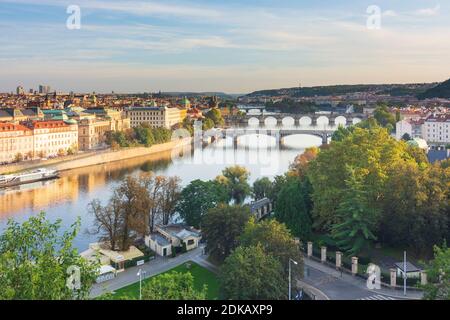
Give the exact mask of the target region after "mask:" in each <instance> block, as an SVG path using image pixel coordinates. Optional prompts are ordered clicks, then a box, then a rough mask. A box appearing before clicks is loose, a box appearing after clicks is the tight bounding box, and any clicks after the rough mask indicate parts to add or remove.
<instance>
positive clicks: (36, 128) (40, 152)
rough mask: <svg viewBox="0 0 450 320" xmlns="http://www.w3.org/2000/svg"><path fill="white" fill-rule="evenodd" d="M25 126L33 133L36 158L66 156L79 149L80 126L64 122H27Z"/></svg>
mask: <svg viewBox="0 0 450 320" xmlns="http://www.w3.org/2000/svg"><path fill="white" fill-rule="evenodd" d="M24 125H25V126H27V127H28V128H30V129H31V130H32V131H33V137H34V150H33V154H34V157H39V158H45V157H54V156H58V155H64V154H66V153H67V152H68V151H69V150H77V149H78V125H77V124H76V123H66V122H64V121H27V122H24Z"/></svg>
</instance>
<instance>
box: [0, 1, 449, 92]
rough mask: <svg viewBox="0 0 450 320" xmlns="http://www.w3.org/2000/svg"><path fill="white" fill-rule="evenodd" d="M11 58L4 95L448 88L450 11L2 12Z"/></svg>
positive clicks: (277, 5) (349, 6) (243, 4)
mask: <svg viewBox="0 0 450 320" xmlns="http://www.w3.org/2000/svg"><path fill="white" fill-rule="evenodd" d="M71 5H76V6H78V8H79V9H80V13H81V15H80V28H79V29H73V28H72V29H70V28H68V27H67V21H68V20H69V22H73V21H75V20H73V19H71V14H72V13H73V11H70V12H69V13H67V9H68V7H69V6H71ZM370 6H376V9H377V8H378V9H379V11H378V12H377V11H376V10H375V11H372V10H373V8H371V7H370ZM378 13H379V14H378ZM378 22H379V23H378ZM374 23H375V24H374ZM374 26H375V27H374ZM0 48H1V49H0V92H10V91H15V88H16V87H17V86H18V85H22V86H23V87H24V88H25V89H26V90H28V89H29V88H33V89H36V88H37V86H38V85H39V84H46V85H50V86H51V88H52V90H58V91H66V92H67V91H75V92H93V91H95V92H111V91H115V92H123V93H126V92H133V93H134V92H156V91H160V90H161V91H197V92H200V91H203V92H205V91H221V92H228V93H247V92H252V91H254V90H260V89H271V88H282V87H296V86H298V85H300V84H301V85H302V86H314V85H332V84H360V83H418V82H438V81H444V80H446V79H448V78H450V1H449V0H437V1H434V0H370V1H366V0H348V1H346V0H245V1H243V0H240V1H238V0H222V1H218V0H186V1H184V0H156V1H145V0H131V1H126V0H70V1H65V0H0Z"/></svg>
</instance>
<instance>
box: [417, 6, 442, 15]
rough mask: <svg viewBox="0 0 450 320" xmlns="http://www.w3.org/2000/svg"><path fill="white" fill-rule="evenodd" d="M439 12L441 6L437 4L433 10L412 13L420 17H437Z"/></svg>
mask: <svg viewBox="0 0 450 320" xmlns="http://www.w3.org/2000/svg"><path fill="white" fill-rule="evenodd" d="M440 11H441V5H440V4H438V5H436V6H435V7H434V8H424V9H419V10H416V11H414V15H416V16H422V17H432V16H437V15H438V14H439V13H440Z"/></svg>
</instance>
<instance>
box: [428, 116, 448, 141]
mask: <svg viewBox="0 0 450 320" xmlns="http://www.w3.org/2000/svg"><path fill="white" fill-rule="evenodd" d="M422 132H423V138H424V139H425V140H426V141H427V142H431V143H442V144H447V143H450V114H432V115H430V116H428V117H427V118H426V119H425V121H424V124H423V128H422Z"/></svg>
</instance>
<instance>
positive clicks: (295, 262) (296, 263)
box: [289, 258, 298, 300]
mask: <svg viewBox="0 0 450 320" xmlns="http://www.w3.org/2000/svg"><path fill="white" fill-rule="evenodd" d="M291 262H293V263H294V264H295V265H298V262H297V261H294V260H292V259H291V258H289V300H291Z"/></svg>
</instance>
